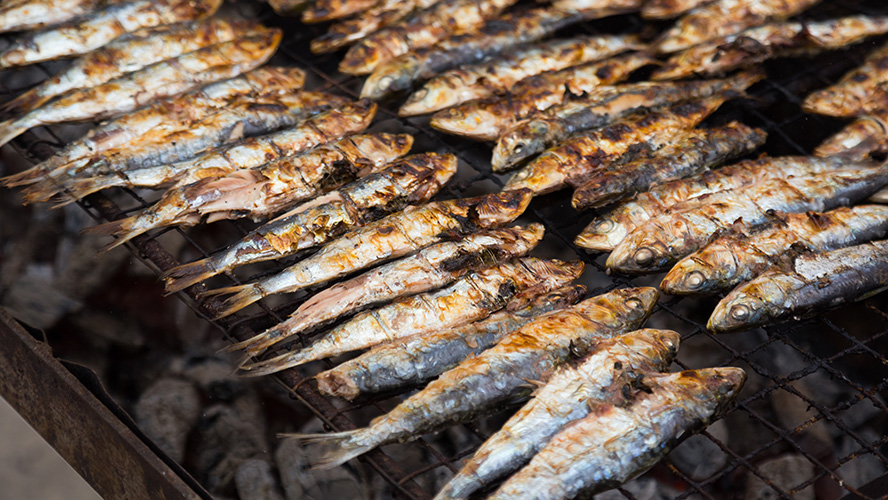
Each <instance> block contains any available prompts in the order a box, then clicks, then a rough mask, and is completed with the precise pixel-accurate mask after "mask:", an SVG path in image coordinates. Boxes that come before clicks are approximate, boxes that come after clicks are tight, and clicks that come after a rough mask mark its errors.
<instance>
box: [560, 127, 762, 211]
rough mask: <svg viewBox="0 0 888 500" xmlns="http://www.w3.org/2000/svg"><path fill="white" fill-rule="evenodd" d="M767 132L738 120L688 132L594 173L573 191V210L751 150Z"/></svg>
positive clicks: (692, 172)
mask: <svg viewBox="0 0 888 500" xmlns="http://www.w3.org/2000/svg"><path fill="white" fill-rule="evenodd" d="M766 138H767V134H766V133H765V132H764V131H763V130H761V129H752V128H749V127H747V126H746V125H743V124H742V123H738V122H731V123H729V124H727V125H726V126H724V127H716V128H712V129H704V130H697V131H691V132H690V134H689V135H688V136H686V137H684V138H682V139H681V140H679V141H678V142H676V143H674V144H668V145H666V146H664V147H663V148H661V149H660V150H658V151H655V152H653V153H651V154H650V155H644V156H642V157H639V158H638V159H635V160H630V161H629V162H627V163H624V164H622V165H620V166H619V167H616V168H613V169H608V170H605V171H604V172H601V173H600V174H598V175H595V176H593V177H592V178H590V179H589V180H588V181H586V183H585V184H583V185H582V186H580V187H578V188H577V189H576V191H574V194H573V197H572V198H571V204H572V205H573V207H574V209H576V210H586V209H589V208H600V207H603V206H605V205H608V204H610V203H613V202H615V201H619V200H621V199H624V198H626V197H628V196H631V195H632V194H633V193H635V192H638V191H647V190H648V189H649V188H650V187H651V186H653V185H655V184H661V183H664V182H669V181H673V180H678V179H683V178H685V177H689V176H691V175H696V174H698V173H700V172H702V171H704V170H706V169H707V168H710V167H713V166H715V165H718V164H721V163H724V162H726V161H728V160H731V159H733V158H736V157H739V156H743V155H745V154H747V153H750V152H752V151H753V150H755V149H756V148H758V147H759V146H761V145H763V144H764V143H765V139H766Z"/></svg>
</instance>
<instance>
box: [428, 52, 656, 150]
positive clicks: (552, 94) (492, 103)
mask: <svg viewBox="0 0 888 500" xmlns="http://www.w3.org/2000/svg"><path fill="white" fill-rule="evenodd" d="M651 62H653V59H651V58H650V56H647V55H645V54H642V53H639V52H632V53H629V54H626V55H622V56H617V57H613V58H610V59H607V60H604V61H600V62H593V63H589V64H584V65H582V66H576V67H573V68H565V69H563V70H559V71H550V72H546V73H542V74H539V75H535V76H532V77H530V78H525V79H524V80H522V81H520V82H518V83H517V84H515V86H514V87H512V89H511V90H510V91H509V92H507V93H506V94H505V95H504V96H496V97H489V98H487V99H481V100H478V101H473V102H467V103H465V104H462V105H459V106H455V107H453V108H450V109H445V110H443V111H439V112H437V113H435V114H434V115H432V119H431V121H430V122H429V123H430V124H431V125H432V127H434V128H436V129H438V130H441V131H442V132H446V133H449V134H455V135H460V136H463V137H468V138H470V139H476V140H480V141H494V140H496V139H497V138H498V137H499V136H500V135H502V134H503V133H504V132H505V131H506V130H508V129H509V128H510V127H512V126H513V125H514V124H516V123H517V122H518V121H519V120H522V119H524V118H527V117H530V116H532V115H535V114H538V113H540V112H542V111H544V110H545V109H547V108H550V107H552V106H555V105H558V104H563V103H565V102H568V101H570V100H571V99H575V98H576V96H578V95H582V94H583V93H585V92H589V91H591V90H593V89H594V88H595V87H598V86H599V85H607V84H612V83H616V82H619V81H622V80H625V79H626V78H628V77H629V75H630V74H631V73H632V72H633V71H635V70H636V69H638V68H640V67H642V66H645V65H647V64H650V63H651Z"/></svg>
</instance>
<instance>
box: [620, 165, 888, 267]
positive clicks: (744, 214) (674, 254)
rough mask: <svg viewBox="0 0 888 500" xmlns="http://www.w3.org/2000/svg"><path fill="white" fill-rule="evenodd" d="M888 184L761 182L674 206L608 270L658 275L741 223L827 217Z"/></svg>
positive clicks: (877, 173)
mask: <svg viewBox="0 0 888 500" xmlns="http://www.w3.org/2000/svg"><path fill="white" fill-rule="evenodd" d="M885 184H888V168H886V167H885V166H876V167H869V168H861V169H860V170H857V171H847V170H846V171H845V172H842V173H838V172H834V173H829V174H819V175H816V176H809V177H790V178H787V179H772V180H766V181H761V182H759V183H756V184H753V185H752V186H749V187H747V188H743V189H735V190H729V191H721V192H718V193H712V194H707V195H703V196H700V197H698V198H695V199H693V200H689V201H686V202H683V203H680V204H677V205H673V206H672V208H670V209H669V210H668V211H666V212H664V213H663V214H662V215H659V216H656V217H654V218H652V219H650V220H649V221H647V222H646V223H645V224H644V225H642V226H639V227H638V228H636V229H635V230H634V231H632V232H631V233H629V235H628V236H626V239H624V240H623V241H621V242H620V244H618V245H617V246H616V247H614V251H613V252H611V254H610V256H609V257H608V259H607V266H608V269H611V270H615V271H620V272H626V273H646V272H656V271H659V270H662V269H665V268H666V267H667V266H670V265H672V264H675V263H676V262H677V261H678V259H680V258H682V257H684V256H686V255H688V254H690V253H691V252H694V251H696V250H698V249H699V248H700V247H701V246H703V245H704V244H705V243H706V241H707V240H708V239H709V238H710V236H712V235H713V234H715V233H716V232H717V231H719V230H721V229H725V228H727V227H728V226H730V225H731V224H732V223H733V222H734V221H736V220H737V219H740V218H742V219H743V220H744V221H745V222H746V223H748V224H758V223H759V222H762V221H764V220H765V219H766V217H767V216H768V213H769V211H771V210H779V211H781V212H804V211H807V210H815V211H818V212H822V211H824V210H829V209H832V208H834V207H837V206H840V205H846V204H848V203H852V202H854V201H857V200H862V199H865V198H866V197H867V196H869V195H871V194H873V193H874V192H876V191H878V189H879V188H880V187H882V186H884V185H885Z"/></svg>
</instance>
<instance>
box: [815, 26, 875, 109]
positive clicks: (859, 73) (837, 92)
mask: <svg viewBox="0 0 888 500" xmlns="http://www.w3.org/2000/svg"><path fill="white" fill-rule="evenodd" d="M886 94H888V43H886V44H885V45H883V46H882V47H880V48H878V49H876V50H874V51H873V52H871V53H870V54H869V55H868V56H867V58H866V61H864V63H863V64H862V65H861V66H860V67H858V68H856V69H854V70H853V71H850V72H849V73H848V74H846V75H845V76H843V77H842V79H841V80H839V82H838V83H836V84H835V85H830V86H829V87H827V88H825V89H823V90H818V91H817V92H814V93H812V94H810V95H809V96H808V97H806V98H805V101H804V102H803V103H802V109H804V110H805V111H807V112H809V113H819V114H821V115H829V116H855V115H859V114H863V113H871V112H873V111H877V110H884V109H886V104H888V102H886V101H888V97H885V96H886ZM877 95H881V96H882V97H881V98H878V97H876V96H877ZM874 97H876V98H875V99H874Z"/></svg>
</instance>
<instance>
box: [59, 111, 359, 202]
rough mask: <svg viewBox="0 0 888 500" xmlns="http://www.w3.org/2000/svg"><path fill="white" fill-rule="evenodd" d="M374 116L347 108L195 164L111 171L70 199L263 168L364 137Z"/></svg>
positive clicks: (72, 189) (82, 184)
mask: <svg viewBox="0 0 888 500" xmlns="http://www.w3.org/2000/svg"><path fill="white" fill-rule="evenodd" d="M375 114H376V104H375V103H371V102H369V101H358V102H354V103H349V104H347V105H345V106H342V107H341V108H338V109H330V110H327V111H324V112H322V113H318V114H316V115H314V116H311V117H309V118H306V119H305V120H303V121H302V122H299V123H297V124H296V125H295V126H294V127H291V128H288V129H284V130H281V131H278V132H275V133H272V134H268V135H263V136H259V137H251V138H249V139H246V140H244V141H241V142H239V143H235V144H231V145H227V146H222V147H219V148H216V149H213V150H210V151H208V152H206V153H204V154H202V155H200V156H198V157H197V158H194V159H191V160H185V161H180V162H177V163H170V164H166V165H160V166H157V167H148V168H141V169H137V170H117V169H114V168H111V169H109V171H103V172H99V173H98V174H97V175H95V176H93V177H87V178H81V179H77V180H76V182H75V183H74V184H72V185H69V186H67V188H68V192H67V194H69V195H70V196H72V197H75V198H80V197H83V196H86V195H88V194H90V193H95V192H96V191H99V190H102V189H107V188H110V187H114V186H130V187H134V186H141V187H154V188H157V187H161V186H167V185H170V184H173V186H174V187H178V186H185V185H188V184H191V183H193V182H197V181H199V180H201V179H203V178H205V177H218V176H222V175H228V174H230V173H232V172H236V171H238V170H246V169H250V168H254V167H259V166H261V165H264V164H266V163H268V162H271V161H274V160H277V159H280V158H285V157H288V156H293V155H297V154H299V153H301V152H303V151H307V150H308V149H310V148H313V147H316V146H320V145H321V144H326V143H328V142H330V141H334V140H336V139H339V138H341V137H344V136H346V135H349V134H356V133H359V132H363V131H364V130H365V129H366V128H367V127H368V126H369V125H370V122H371V121H372V120H373V116H374V115H375Z"/></svg>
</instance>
